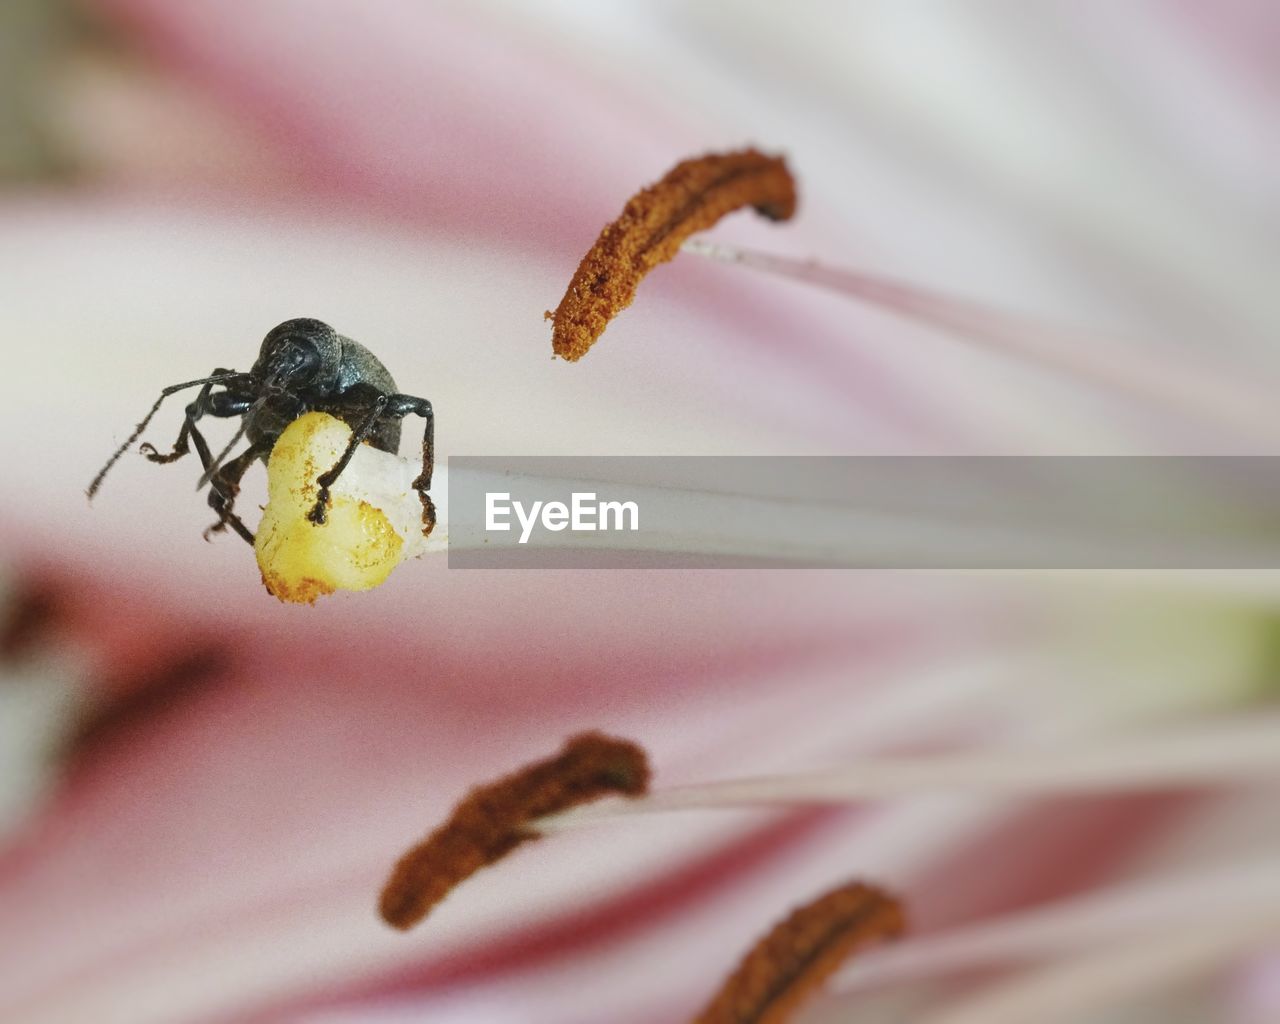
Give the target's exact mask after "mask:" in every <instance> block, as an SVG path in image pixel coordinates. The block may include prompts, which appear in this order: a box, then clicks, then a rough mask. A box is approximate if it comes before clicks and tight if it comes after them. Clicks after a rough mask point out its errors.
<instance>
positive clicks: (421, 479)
mask: <svg viewBox="0 0 1280 1024" xmlns="http://www.w3.org/2000/svg"><path fill="white" fill-rule="evenodd" d="M388 412H389V413H390V414H391V415H399V416H407V415H408V414H409V413H417V414H418V415H419V416H421V417H422V419H423V420H424V421H425V424H426V426H425V428H424V429H423V432H422V472H421V473H420V474H419V475H418V478H417V479H416V480H414V482H413V489H414V490H415V491H417V492H418V500H420V501H421V502H422V535H423V536H424V537H429V536H430V535H431V531H432V530H433V529H435V525H436V505H435V502H434V501H432V500H431V495H430V494H428V493H427V492H428V491H430V490H431V473H432V470H434V469H435V462H436V416H435V413H434V412H432V411H431V403H430V402H428V401H427V400H426V399H425V398H415V397H414V396H413V395H392V396H391V401H390V403H389V407H388Z"/></svg>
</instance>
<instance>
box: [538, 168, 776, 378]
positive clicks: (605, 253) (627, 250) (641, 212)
mask: <svg viewBox="0 0 1280 1024" xmlns="http://www.w3.org/2000/svg"><path fill="white" fill-rule="evenodd" d="M744 206H752V207H754V208H755V209H756V212H758V213H760V214H761V215H763V216H765V217H768V218H769V219H770V220H789V219H790V218H791V216H792V214H794V213H795V209H796V186H795V179H793V178H792V177H791V172H790V171H789V170H788V169H787V165H786V163H785V161H783V159H782V158H781V157H776V156H767V155H765V154H764V153H761V152H759V151H758V150H755V149H743V150H739V151H737V152H734V153H708V154H707V155H706V156H700V157H695V158H694V159H691V160H684V161H681V162H680V163H678V164H676V166H675V167H673V168H672V169H671V170H670V171H668V172H667V174H666V175H665V176H664V177H663V179H662V180H661V181H659V182H658V183H657V184H654V185H650V186H649V187H648V188H646V189H644V190H643V191H641V192H639V193H637V194H636V195H634V196H632V197H631V199H630V200H628V201H627V205H626V207H625V208H624V209H623V211H622V215H621V216H620V217H619V218H618V219H617V220H615V221H614V222H613V223H612V224H610V225H608V226H607V227H606V228H605V229H604V230H603V231H602V232H601V233H600V237H599V238H598V239H596V244H595V245H593V246H592V247H591V250H590V251H589V252H588V253H587V254H586V256H584V257H583V258H582V262H581V263H580V264H578V270H577V272H576V273H575V274H574V275H573V279H572V280H571V281H570V282H569V287H568V289H567V290H566V291H565V293H564V298H563V299H561V300H560V305H559V306H557V307H556V311H555V312H554V313H552V312H550V311H548V312H547V313H546V318H547V319H548V320H551V321H552V322H553V329H552V336H551V347H552V349H553V350H554V351H555V353H556V355H558V356H562V357H563V358H565V359H567V360H569V361H570V362H573V361H576V360H578V359H581V358H582V357H583V356H584V355H585V354H586V352H587V349H589V348H590V347H591V346H592V345H593V344H595V341H596V339H597V338H599V337H600V335H601V334H603V333H604V329H605V327H606V326H608V323H609V321H610V320H612V319H613V318H614V317H615V316H617V315H618V313H620V312H621V311H622V310H624V309H626V308H627V306H629V305H631V301H632V299H634V298H635V296H636V289H637V288H638V287H639V286H640V281H641V279H642V278H643V277H644V276H645V275H646V274H647V273H649V271H650V270H652V269H653V268H654V267H656V266H657V265H658V264H659V263H665V262H666V261H667V260H670V259H672V258H673V257H674V256H675V254H676V253H677V252H678V251H679V249H680V245H681V243H683V242H684V240H685V239H686V238H688V237H689V236H690V235H692V234H694V233H695V232H697V231H705V230H706V229H707V228H709V227H711V226H712V225H713V224H715V223H716V222H717V221H718V220H720V218H721V217H723V216H725V215H726V214H729V213H732V212H733V211H734V210H737V209H740V208H742V207H744Z"/></svg>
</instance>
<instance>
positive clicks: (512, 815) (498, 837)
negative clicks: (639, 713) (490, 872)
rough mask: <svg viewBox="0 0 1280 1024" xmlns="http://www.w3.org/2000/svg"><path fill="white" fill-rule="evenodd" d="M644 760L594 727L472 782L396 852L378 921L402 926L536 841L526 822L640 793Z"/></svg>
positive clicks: (636, 751) (644, 784) (646, 775)
mask: <svg viewBox="0 0 1280 1024" xmlns="http://www.w3.org/2000/svg"><path fill="white" fill-rule="evenodd" d="M648 788H649V761H648V757H647V756H646V755H645V752H644V750H643V749H642V748H640V747H639V746H637V745H636V744H634V743H631V742H629V741H628V740H620V739H614V738H613V737H611V736H605V735H603V734H602V733H598V732H588V733H583V734H581V735H579V736H575V737H573V738H572V739H570V740H569V741H568V742H566V743H565V745H564V748H563V749H562V750H561V751H560V753H559V754H557V755H556V756H555V757H551V758H548V759H546V760H544V761H535V762H534V763H533V764H530V765H527V766H525V767H524V768H521V769H520V770H519V771H517V772H514V773H512V774H511V775H508V776H506V777H505V778H502V779H499V780H498V781H497V782H491V783H488V784H487V785H484V786H477V787H476V788H475V789H473V790H472V791H471V792H470V793H468V794H467V796H466V797H464V798H463V800H462V802H461V803H459V804H458V806H457V807H455V808H454V810H453V814H452V815H450V817H449V820H448V821H446V822H445V823H444V824H443V825H441V826H440V827H439V828H437V829H436V830H435V831H434V832H432V833H431V834H430V835H429V836H427V838H426V839H424V840H423V841H422V842H421V843H419V844H418V845H417V846H415V847H413V848H412V849H411V850H409V852H408V853H406V854H405V855H404V856H403V857H401V858H400V860H399V862H398V863H397V864H396V866H395V868H394V869H393V870H392V872H391V877H390V878H389V879H388V880H387V884H386V885H385V886H383V889H382V899H381V902H380V905H379V909H380V911H381V913H382V917H383V920H385V921H386V922H387V924H389V925H392V926H393V927H396V928H401V929H406V928H411V927H413V925H415V924H417V923H418V922H419V921H421V920H422V919H423V918H424V917H426V916H427V914H428V913H429V912H430V911H431V909H432V907H434V906H435V905H436V904H437V903H439V902H440V901H441V900H442V899H444V897H445V896H447V895H448V894H449V892H450V891H451V890H452V889H453V888H454V886H456V885H458V884H459V883H460V882H462V881H464V880H466V879H467V878H469V877H470V876H471V875H473V874H474V873H475V872H477V871H478V870H480V868H482V867H485V866H486V865H489V864H492V863H494V862H495V861H497V860H499V859H500V858H502V857H504V856H506V855H507V854H508V853H510V852H511V851H512V850H514V849H515V848H516V847H517V846H519V845H521V844H522V843H526V842H529V841H530V840H533V839H537V838H538V833H536V832H534V831H533V830H532V829H530V828H528V824H529V822H531V821H533V820H535V819H537V818H541V817H544V816H545V815H548V814H555V813H557V812H558V811H564V810H568V809H569V808H570V807H576V806H577V805H578V804H583V803H586V802H587V801H589V800H594V799H595V798H596V797H599V796H604V795H605V794H608V793H618V794H623V795H626V796H640V795H641V794H643V793H644V792H645V791H646V790H647V789H648Z"/></svg>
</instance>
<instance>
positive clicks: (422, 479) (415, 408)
mask: <svg viewBox="0 0 1280 1024" xmlns="http://www.w3.org/2000/svg"><path fill="white" fill-rule="evenodd" d="M411 413H412V414H416V415H418V416H421V417H422V418H423V420H424V421H426V429H425V430H424V431H423V435H422V472H421V473H420V474H419V476H418V478H417V479H416V480H414V481H413V489H414V490H415V491H417V492H418V498H419V500H420V501H421V502H422V534H423V536H424V537H425V536H428V535H429V534H430V533H431V531H432V529H433V528H434V527H435V525H436V506H435V503H434V502H433V501H432V500H431V496H430V495H429V494H428V493H427V492H428V491H429V490H430V489H431V473H432V470H433V469H434V467H435V456H436V446H435V435H436V427H435V423H436V421H435V414H434V413H433V412H432V409H431V403H430V402H429V401H427V400H426V399H425V398H418V397H416V396H414V395H378V396H377V397H376V398H375V399H374V401H373V405H372V408H370V410H369V412H368V413H367V414H366V415H365V418H364V419H363V420H361V421H360V423H359V424H358V425H357V426H356V428H355V429H354V430H353V431H352V432H351V440H350V441H348V442H347V447H346V450H345V451H344V452H343V453H342V457H341V458H340V459H339V460H338V461H337V462H336V463H335V464H334V466H333V468H332V469H330V470H329V471H328V472H327V473H323V474H321V476H320V477H318V478H317V480H316V484H317V485H318V486H319V494H318V496H317V498H316V504H315V508H313V509H312V510H311V511H310V512H309V513H308V514H307V518H308V519H310V520H311V521H312V522H313V523H316V524H319V523H323V522H324V519H325V509H326V508H327V507H328V505H329V488H330V487H332V486H333V484H334V482H335V481H336V480H337V479H338V477H339V476H341V475H342V471H343V470H344V469H346V468H347V463H349V462H350V461H351V457H352V456H353V455H354V454H355V451H356V447H357V446H358V445H359V444H361V443H362V442H363V441H364V440H365V439H366V438H367V437H368V436H369V435H370V434H371V433H372V432H373V429H374V427H375V426H377V424H378V421H379V420H380V419H384V418H388V419H403V418H404V417H405V416H408V415H410V414H411Z"/></svg>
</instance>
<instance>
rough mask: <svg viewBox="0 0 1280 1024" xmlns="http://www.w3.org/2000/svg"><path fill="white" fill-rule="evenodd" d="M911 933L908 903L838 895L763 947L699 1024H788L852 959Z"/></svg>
mask: <svg viewBox="0 0 1280 1024" xmlns="http://www.w3.org/2000/svg"><path fill="white" fill-rule="evenodd" d="M905 927H906V922H905V918H904V916H903V912H902V906H901V904H900V903H899V902H898V901H897V900H896V899H894V898H893V897H892V896H889V895H887V894H886V893H884V892H882V891H881V890H879V889H876V888H874V887H873V886H869V885H865V884H863V883H861V882H852V883H850V884H848V885H843V886H841V887H840V888H838V889H833V890H832V891H830V892H828V893H826V894H824V895H822V896H820V897H818V899H816V900H814V901H813V902H811V903H808V904H806V905H805V906H803V907H800V908H799V909H797V910H794V911H792V912H791V914H789V915H788V916H787V917H786V918H785V919H784V920H783V921H781V922H780V923H778V924H777V925H775V926H774V928H773V930H772V931H770V932H769V933H768V934H767V935H766V936H765V937H764V938H763V939H761V940H760V941H759V942H758V943H756V945H755V947H754V948H753V949H752V950H751V951H750V952H749V953H748V954H747V955H746V956H745V957H744V958H743V960H742V962H741V963H740V964H739V965H738V968H737V970H735V971H734V972H733V974H731V975H730V976H729V978H728V980H727V981H726V982H725V983H724V985H723V987H722V988H721V989H720V991H719V992H718V993H716V996H715V998H713V999H712V1000H711V1002H710V1003H709V1004H708V1005H707V1007H706V1009H704V1010H703V1011H702V1012H701V1013H700V1014H698V1016H697V1017H696V1018H694V1024H782V1022H783V1021H785V1020H787V1019H788V1018H789V1017H790V1016H791V1014H792V1013H793V1012H794V1011H795V1010H796V1009H797V1007H798V1006H799V1005H800V1004H801V1003H802V1002H803V1001H804V1000H805V999H806V998H807V997H808V996H809V995H810V994H811V993H812V992H813V991H814V990H815V989H817V988H818V987H819V986H820V985H821V984H822V983H823V982H824V981H825V980H826V979H827V978H828V977H829V976H830V975H831V974H832V973H833V972H834V971H835V970H836V968H837V967H839V966H840V965H841V964H842V963H843V962H844V961H845V960H846V959H847V958H848V957H849V956H850V955H851V954H852V953H854V952H856V951H858V950H860V949H863V948H865V947H867V946H869V945H871V944H873V943H877V942H881V941H883V940H885V939H892V938H896V937H897V936H898V935H900V934H902V932H903V930H904V929H905Z"/></svg>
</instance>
